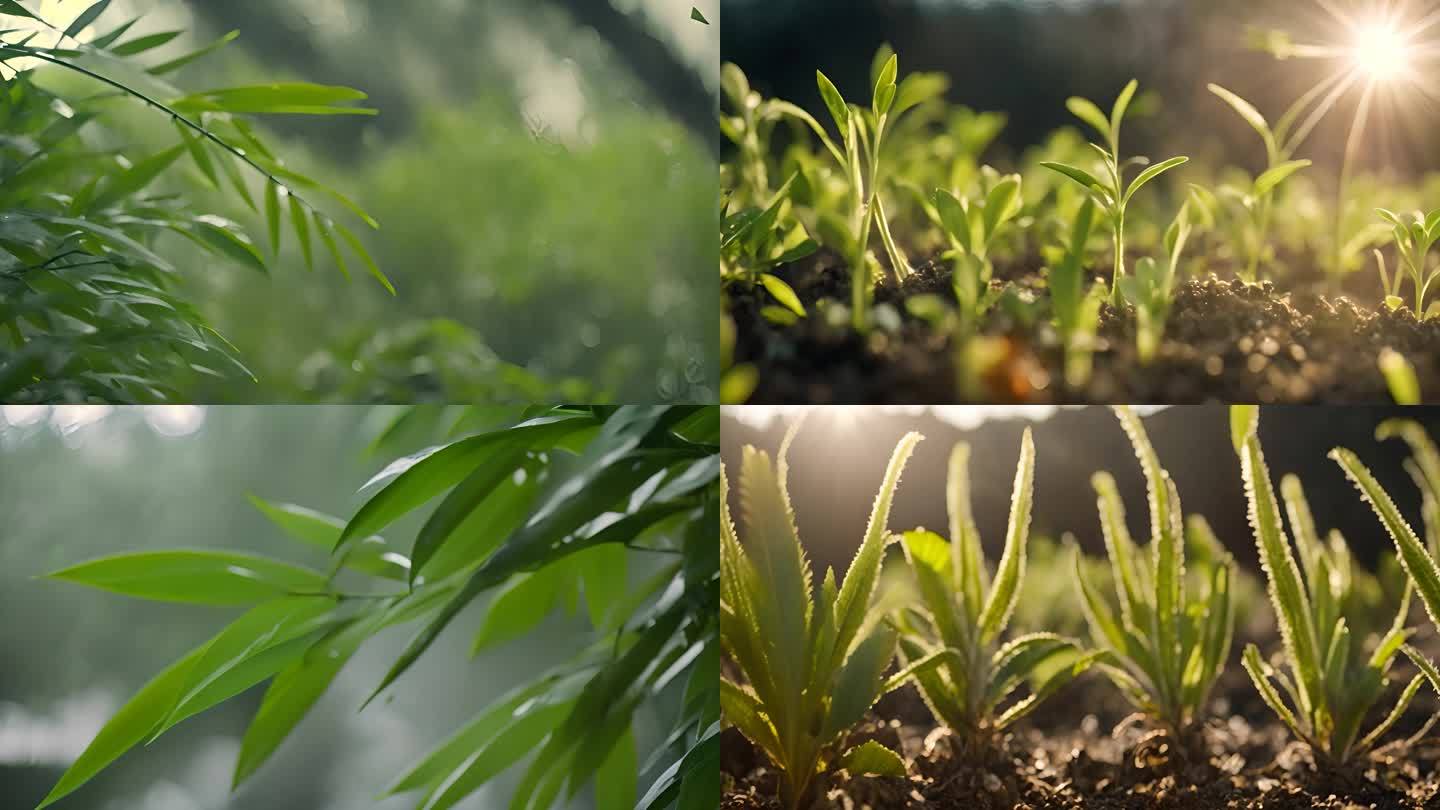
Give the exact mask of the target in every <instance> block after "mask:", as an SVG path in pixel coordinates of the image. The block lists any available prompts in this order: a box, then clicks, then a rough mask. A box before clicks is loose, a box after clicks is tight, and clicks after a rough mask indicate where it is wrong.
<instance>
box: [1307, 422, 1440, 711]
mask: <svg viewBox="0 0 1440 810" xmlns="http://www.w3.org/2000/svg"><path fill="white" fill-rule="evenodd" d="M1375 436H1376V438H1378V439H1382V440H1383V439H1391V438H1399V439H1403V440H1405V442H1406V443H1407V444H1409V445H1410V449H1411V453H1412V457H1411V459H1410V460H1408V461H1407V462H1406V465H1405V467H1406V470H1407V471H1409V473H1410V476H1411V478H1413V479H1414V481H1415V484H1416V486H1417V487H1419V489H1420V494H1421V497H1422V512H1421V514H1422V516H1423V518H1424V520H1425V530H1426V534H1427V535H1428V536H1429V542H1428V544H1426V543H1422V542H1421V541H1420V538H1419V537H1417V536H1416V535H1415V530H1414V529H1412V528H1410V524H1409V523H1407V522H1406V521H1405V518H1404V517H1403V516H1402V515H1401V514H1400V510H1399V509H1398V508H1396V506H1395V501H1394V500H1392V499H1391V498H1390V494H1389V493H1387V492H1386V491H1385V488H1384V487H1382V486H1380V482H1379V481H1376V480H1375V476H1374V475H1372V474H1371V473H1370V470H1369V468H1367V467H1366V466H1365V465H1364V464H1362V463H1361V462H1360V459H1359V457H1358V456H1356V455H1355V454H1354V453H1353V452H1351V451H1349V450H1346V449H1345V448H1343V447H1337V448H1335V449H1334V450H1331V451H1330V458H1331V459H1333V460H1334V461H1335V463H1337V464H1339V465H1340V467H1341V469H1343V470H1344V471H1345V475H1346V476H1348V477H1349V478H1350V480H1351V482H1353V483H1354V484H1355V486H1356V487H1358V488H1359V490H1360V495H1361V497H1362V498H1364V499H1365V501H1366V502H1368V503H1369V504H1370V508H1371V509H1373V510H1374V511H1375V516H1376V517H1377V518H1379V520H1380V524H1381V525H1382V526H1384V527H1385V530H1386V532H1388V533H1389V534H1390V538H1391V540H1393V541H1394V543H1395V550H1396V552H1397V553H1398V556H1399V559H1400V564H1401V566H1402V567H1404V569H1405V573H1406V575H1407V576H1408V577H1409V582H1408V583H1407V589H1409V588H1413V589H1414V590H1415V591H1417V592H1419V594H1420V601H1421V602H1422V603H1423V604H1424V605H1425V612H1426V613H1427V614H1428V615H1429V616H1430V621H1431V622H1432V623H1434V624H1435V626H1436V627H1437V628H1440V565H1437V564H1436V556H1437V554H1440V451H1437V450H1436V448H1435V444H1434V442H1433V441H1431V439H1430V436H1429V435H1428V434H1426V433H1425V429H1424V428H1422V427H1420V425H1419V424H1417V423H1415V422H1412V421H1410V420H1405V419H1399V420H1390V421H1387V422H1384V423H1382V424H1381V425H1380V427H1379V428H1378V429H1377V430H1376V431H1375ZM1401 650H1402V651H1403V652H1404V653H1405V655H1406V656H1407V657H1408V658H1409V659H1410V660H1411V661H1412V662H1413V663H1414V664H1415V666H1416V667H1418V668H1419V670H1420V675H1421V676H1422V677H1424V678H1425V679H1426V680H1427V681H1429V682H1430V686H1431V687H1433V688H1434V689H1435V690H1436V691H1437V692H1440V670H1437V669H1436V667H1435V664H1434V662H1432V661H1431V660H1430V659H1429V658H1426V657H1425V654H1424V653H1422V652H1420V651H1419V650H1417V649H1415V648H1414V647H1411V646H1410V645H1408V644H1406V645H1404V646H1403V647H1402V648H1401Z"/></svg>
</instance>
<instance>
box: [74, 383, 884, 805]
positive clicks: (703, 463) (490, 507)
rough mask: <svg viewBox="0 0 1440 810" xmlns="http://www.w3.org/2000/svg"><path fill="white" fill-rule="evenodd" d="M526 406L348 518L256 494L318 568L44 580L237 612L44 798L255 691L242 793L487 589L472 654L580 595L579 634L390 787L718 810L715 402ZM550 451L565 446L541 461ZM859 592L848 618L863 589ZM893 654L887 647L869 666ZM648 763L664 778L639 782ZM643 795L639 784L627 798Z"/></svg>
mask: <svg viewBox="0 0 1440 810" xmlns="http://www.w3.org/2000/svg"><path fill="white" fill-rule="evenodd" d="M527 413H528V414H529V415H530V416H531V417H532V418H530V419H528V420H526V421H523V422H519V423H518V424H514V425H512V426H510V427H505V428H500V429H497V430H490V431H488V432H485V433H479V434H475V435H463V434H462V435H459V436H446V437H443V438H444V443H443V444H442V445H441V446H440V447H438V448H436V449H434V450H432V451H430V452H427V453H424V454H420V455H418V456H415V457H407V458H403V459H400V460H398V461H397V462H395V463H393V464H391V465H390V467H388V468H387V469H386V471H384V472H382V473H381V474H380V476H378V479H379V481H377V482H376V483H381V482H383V483H384V486H382V487H381V488H380V489H379V490H378V491H375V492H374V493H373V494H372V495H371V496H370V497H369V498H368V499H367V501H366V503H365V504H364V505H363V506H362V507H361V508H360V509H359V510H358V511H357V513H356V514H355V516H354V517H352V518H351V519H350V520H349V521H345V520H342V519H340V518H336V517H332V516H329V515H326V514H324V513H321V512H317V511H314V510H311V509H307V508H305V507H301V506H297V505H294V504H285V503H272V502H270V501H266V500H261V499H259V498H254V497H252V499H251V500H252V502H253V503H254V504H255V506H256V507H257V508H258V509H259V510H260V511H261V512H262V513H263V514H264V515H265V517H266V518H268V519H269V520H270V522H271V523H273V524H274V525H275V526H276V527H277V528H279V529H280V530H281V531H282V532H284V533H285V534H286V535H289V536H290V537H292V538H293V539H295V540H296V541H297V542H298V543H299V544H300V545H301V546H302V547H304V548H305V549H307V550H309V551H310V552H311V553H315V552H317V551H318V552H320V553H323V554H325V555H327V556H328V557H329V561H330V564H329V571H328V573H320V572H317V571H312V570H310V569H307V568H304V567H301V566H297V565H292V564H289V563H283V562H279V561H275V560H269V559H265V558H259V557H254V556H252V555H241V554H235V553H230V552H219V551H183V550H182V551H165V552H146V553H141V554H131V555H119V556H113V557H106V558H101V559H99V560H93V561H90V562H87V563H82V564H79V565H75V566H72V567H69V568H66V569H64V570H61V571H58V572H56V573H55V574H53V575H52V577H54V578H56V579H61V580H65V581H67V582H74V583H77V584H84V585H89V586H91V587H95V588H101V589H105V590H109V591H113V592H117V593H122V594H125V595H129V596H135V597H140V598H147V599H155V600H161V601H174V602H186V603H192V604H205V605H220V606H233V605H246V606H249V609H248V611H247V612H245V613H244V614H243V615H241V616H239V617H238V618H236V619H235V620H234V621H233V622H231V623H230V624H229V625H228V626H226V627H225V628H224V629H223V630H221V631H220V632H219V633H218V634H217V635H215V636H214V637H213V638H212V639H211V640H210V641H208V642H206V643H205V644H204V645H202V646H201V647H199V648H197V649H196V650H194V651H193V652H192V653H191V654H189V655H188V656H186V657H185V658H184V659H182V661H181V662H179V663H178V664H176V665H174V666H172V667H171V668H170V669H168V670H166V671H165V672H164V673H162V674H161V675H160V676H158V677H157V678H156V679H155V680H154V681H152V682H151V683H150V684H149V685H147V686H146V687H145V688H144V689H142V690H141V691H140V693H139V694H137V695H136V696H135V697H134V698H133V699H132V700H131V701H130V702H129V703H127V704H126V705H125V707H124V708H122V709H121V710H120V712H118V713H117V714H116V715H115V717H113V718H112V719H111V720H110V722H109V723H107V724H106V726H105V727H104V729H102V730H101V732H100V734H99V735H98V736H97V737H96V739H95V741H94V742H93V743H92V744H91V746H90V747H89V749H87V751H86V752H85V753H84V755H83V756H81V757H80V759H79V760H77V762H76V763H75V764H74V765H73V766H72V767H71V769H70V770H69V771H67V772H66V774H65V775H64V776H63V777H62V778H61V779H60V781H59V783H57V785H56V786H55V788H54V790H53V791H52V792H51V794H50V796H49V797H47V799H46V804H50V803H53V802H54V801H57V800H59V799H60V798H62V797H64V796H66V795H68V794H70V793H72V792H74V791H75V790H77V789H78V788H80V787H81V786H82V785H84V784H85V782H87V781H88V780H89V779H91V778H92V777H94V776H95V775H96V774H97V773H99V772H100V771H101V770H103V769H104V768H105V767H106V766H108V765H109V764H110V763H111V762H113V761H114V760H115V759H116V758H118V757H119V756H121V755H122V754H123V753H125V752H126V751H127V750H128V749H130V748H132V747H134V746H135V745H137V744H139V743H144V742H148V741H150V740H152V739H154V738H155V737H157V736H159V735H160V734H162V733H164V732H166V731H167V730H169V729H170V728H172V727H173V726H175V725H176V724H178V723H180V722H183V721H184V720H186V719H188V718H190V717H193V716H194V715H196V714H199V713H201V712H203V711H205V710H207V709H209V708H211V707H213V706H215V705H217V704H219V703H221V702H223V701H226V700H228V699H230V698H232V697H234V696H236V695H238V694H240V693H241V692H242V691H244V690H246V689H249V688H251V687H253V686H256V685H258V684H260V683H263V682H265V681H269V684H270V685H269V687H268V689H267V691H266V692H265V697H264V699H263V701H262V702H261V705H260V708H259V710H258V711H257V712H256V714H255V716H254V719H253V720H252V722H251V724H250V726H249V728H248V730H247V731H246V733H245V737H244V740H243V742H242V744H241V749H240V755H239V760H238V762H237V763H236V767H235V774H234V780H233V782H234V784H235V785H236V786H238V785H240V784H242V783H243V782H244V781H245V780H246V779H248V778H250V777H251V776H253V775H254V774H255V773H257V772H258V771H259V770H260V769H261V768H262V767H263V766H264V764H265V762H266V761H267V760H268V759H269V758H270V757H271V756H273V755H274V754H275V752H276V751H278V750H279V749H280V747H281V746H282V744H283V743H284V741H285V739H286V738H287V737H288V736H289V735H290V734H291V733H292V732H293V731H294V730H295V728H296V727H297V726H298V724H299V723H300V722H301V720H302V719H303V718H304V716H305V715H306V713H307V712H308V711H309V710H310V708H311V707H312V706H313V705H314V704H315V703H316V701H318V700H319V699H320V698H321V696H322V695H324V693H325V692H326V691H327V690H328V688H329V687H330V685H331V684H332V683H333V682H334V681H335V679H336V678H337V677H338V676H339V675H340V672H341V670H342V669H343V668H344V666H345V664H346V663H347V662H348V661H349V660H350V659H351V658H352V657H353V656H354V655H355V654H356V653H357V652H358V651H359V650H360V648H361V646H363V645H364V643H365V642H366V641H368V640H369V639H370V638H372V637H373V636H374V635H376V634H377V633H379V632H380V631H382V630H384V629H386V628H388V627H393V626H396V625H400V624H406V623H410V622H415V621H417V620H422V619H423V620H424V621H425V629H424V630H422V631H421V633H420V635H419V636H418V637H417V640H416V641H415V642H414V643H412V645H411V646H410V647H408V648H407V649H406V650H405V651H404V653H403V654H402V655H401V657H400V659H399V661H397V662H396V664H395V665H394V666H393V667H392V668H391V670H390V672H389V674H388V675H387V678H386V680H385V682H384V684H383V685H382V686H384V685H389V684H390V683H391V682H393V681H394V680H395V679H396V678H398V677H399V676H400V675H401V674H403V673H404V672H405V671H407V670H408V668H409V667H410V666H411V665H412V664H414V663H415V662H416V661H417V660H418V659H419V658H420V656H421V655H422V654H423V653H424V652H425V651H426V650H427V649H428V647H429V645H430V643H431V642H432V641H434V639H435V637H436V636H437V635H438V634H439V632H440V631H441V630H442V629H444V628H445V627H446V626H448V625H449V623H450V622H451V621H452V620H453V619H454V618H455V616H456V615H457V614H458V613H459V611H460V609H461V608H463V607H465V606H466V605H468V604H469V603H470V602H472V601H474V600H475V599H476V598H478V597H479V596H480V595H481V594H484V593H487V592H490V591H498V592H499V594H498V595H497V596H496V598H494V599H492V600H491V602H490V605H489V610H488V612H487V614H486V615H485V617H484V618H483V619H482V621H481V623H480V629H479V635H478V637H477V641H478V643H477V645H476V646H477V647H484V648H487V649H488V648H494V647H499V646H501V645H503V644H505V643H507V642H509V641H512V640H514V639H516V638H518V637H519V636H522V635H524V634H526V633H528V632H530V631H531V630H533V629H534V627H535V626H536V625H537V624H538V623H539V622H540V621H541V620H542V619H544V618H545V617H546V616H547V615H549V614H550V613H552V612H553V611H554V610H556V609H557V608H558V607H559V606H561V605H571V606H578V604H579V602H580V601H581V599H582V597H583V599H584V601H585V603H586V607H587V611H586V612H587V614H588V616H589V618H590V620H591V622H592V624H593V629H594V633H595V639H594V641H593V643H591V644H589V645H588V646H587V647H585V648H584V649H582V650H580V651H579V652H578V653H577V654H576V655H575V656H574V658H573V660H572V661H571V662H570V663H568V664H566V665H564V666H563V667H560V668H557V669H556V670H554V671H552V672H549V673H545V674H543V675H541V676H539V677H538V678H537V679H535V680H534V681H533V682H531V683H529V684H526V685H524V686H521V687H518V688H517V689H516V690H515V691H513V692H512V693H511V694H509V695H507V696H505V697H503V698H501V699H500V701H499V702H498V703H496V704H495V705H494V706H492V707H490V708H487V709H486V710H485V711H483V712H481V713H480V714H479V715H478V716H477V717H476V718H475V719H474V720H473V721H472V722H471V723H470V724H469V725H468V726H466V727H465V728H464V729H462V730H461V731H460V732H459V733H457V734H456V735H455V736H454V737H453V738H452V739H450V740H449V741H448V742H446V743H444V744H443V745H441V746H440V747H439V748H437V749H436V750H435V751H434V752H432V754H431V755H429V756H427V757H426V758H425V759H424V760H423V761H422V762H420V763H419V764H417V765H416V766H414V767H413V768H412V769H411V770H410V771H409V772H408V773H407V774H406V775H405V776H404V777H402V778H401V779H399V780H397V781H396V782H395V783H394V785H393V786H392V788H391V792H394V793H405V792H411V791H414V792H417V793H420V794H421V798H420V799H419V803H418V805H417V806H418V807H422V808H425V810H443V808H448V807H452V806H454V805H456V804H458V803H459V802H461V801H462V800H464V799H465V798H466V797H468V796H470V795H471V794H473V793H474V792H475V791H476V790H478V789H480V788H481V787H482V786H484V785H487V784H489V783H490V782H491V781H492V780H493V779H494V778H496V777H497V776H499V775H501V774H502V773H505V772H506V771H508V770H510V769H512V768H513V767H520V766H521V763H522V760H527V759H528V764H525V765H524V766H523V767H524V773H523V775H522V777H521V778H520V784H519V787H518V788H517V789H516V791H515V792H514V794H513V797H512V803H511V807H512V808H514V810H544V808H548V807H551V806H553V805H554V804H555V803H556V802H558V801H560V800H561V799H562V798H568V797H573V796H574V795H575V794H576V793H577V792H578V791H580V790H581V789H582V788H584V787H585V786H586V785H588V784H591V783H592V782H593V783H594V785H595V789H596V792H597V795H599V796H602V797H604V799H605V800H606V801H608V802H611V804H610V805H608V806H617V807H635V806H643V807H644V808H646V810H663V808H671V807H674V808H677V809H678V810H710V808H713V806H714V796H715V794H716V793H718V787H713V789H712V786H713V783H714V781H715V779H716V778H718V773H719V770H718V764H716V763H714V761H713V760H714V757H715V756H717V751H716V749H715V746H716V744H717V739H716V736H717V734H718V723H719V714H720V706H719V698H718V694H717V690H716V684H717V683H718V682H719V650H718V645H719V640H718V633H719V628H718V622H717V612H718V611H717V609H716V603H717V602H718V595H719V587H720V584H719V561H718V559H717V557H718V553H719V543H718V538H717V531H718V529H717V527H718V526H719V523H720V517H719V516H720V506H719V479H720V464H719V458H718V448H717V447H716V444H715V443H716V441H717V440H718V424H717V421H718V420H717V415H716V413H715V409H713V408H701V407H696V406H623V407H613V406H603V407H602V406H596V407H593V408H592V407H583V408H571V407H558V408H532V409H529V410H528V411H527ZM465 423H466V420H465V419H463V418H462V419H461V420H460V422H459V424H465ZM559 452H568V453H573V454H575V455H576V456H577V458H576V459H574V460H573V461H570V462H568V463H562V464H558V465H557V464H555V463H554V462H553V461H552V458H553V457H554V455H556V454H557V453H559ZM542 482H543V489H542ZM541 492H543V493H544V496H543V497H538V496H539V493H541ZM426 504H435V508H434V511H433V512H432V513H431V515H430V518H429V520H427V521H425V522H424V523H423V525H422V526H421V528H420V529H419V531H418V534H417V537H416V538H415V541H414V544H413V546H412V548H411V549H410V554H409V555H407V554H405V553H402V552H401V551H400V550H399V549H397V548H396V547H395V546H394V545H392V544H391V543H390V542H389V541H387V540H386V539H384V538H382V537H380V536H379V535H378V534H376V532H378V531H381V530H384V529H388V528H392V524H393V523H394V522H395V521H396V520H398V519H399V518H401V517H403V516H404V515H406V514H408V513H410V512H412V511H414V510H416V509H418V508H420V507H422V506H425V505H426ZM880 533H881V534H882V535H883V528H882V530H880ZM632 550H638V551H640V552H643V554H642V555H637V556H641V557H643V561H636V560H632V559H631V556H632V555H631V554H630V552H631V551H632ZM877 564H878V562H877ZM632 573H633V574H635V577H634V581H632V576H631V575H632ZM342 583H343V584H342ZM857 587H858V586H857ZM868 587H873V580H872V582H871V583H870V586H868ZM854 598H855V599H856V600H858V601H857V604H861V606H860V607H859V608H857V611H858V612H860V613H863V602H865V601H867V600H868V598H869V591H868V590H866V591H865V592H864V593H863V594H860V593H859V592H858V591H857V592H855V594H854ZM573 609H574V608H573V607H572V610H573ZM891 644H892V646H893V639H892V641H891ZM889 661H890V658H889V656H888V654H887V655H886V656H885V658H884V661H883V664H887V665H888V663H889ZM877 677H878V676H877ZM671 683H679V684H683V685H684V687H685V688H684V698H683V701H682V702H681V705H680V707H679V710H678V711H676V712H673V713H670V712H667V714H671V716H673V717H675V720H674V725H673V727H672V729H671V730H670V731H669V733H668V739H667V741H666V742H665V744H664V745H663V746H661V748H660V750H657V751H656V752H655V753H654V755H653V757H652V762H651V763H650V764H649V765H646V766H645V767H644V768H643V769H642V768H641V766H640V764H639V762H638V759H637V757H638V752H637V750H636V747H635V745H636V744H635V736H634V734H633V733H632V731H631V724H632V723H631V721H632V718H633V716H634V714H635V712H636V710H637V709H638V708H639V707H640V706H641V705H643V704H644V703H645V702H647V701H650V700H655V699H657V696H658V695H660V694H662V692H663V690H665V689H666V687H667V686H668V685H669V684H671ZM537 749H538V750H539V751H540V753H539V754H538V755H533V756H532V753H533V752H534V751H536V750H537ZM666 763H673V767H670V768H668V769H667V768H665V767H664V766H665V764H666ZM642 771H643V772H644V773H653V772H654V771H660V772H661V775H660V776H658V777H655V778H654V779H653V781H649V782H646V783H644V784H642V783H641V782H640V779H641V777H642V775H643V773H642ZM642 788H643V789H645V790H646V791H648V792H650V793H651V794H652V795H650V796H648V797H647V798H646V800H645V802H643V803H639V804H637V796H638V795H639V794H640V793H641V792H642ZM707 801H708V802H709V804H708V805H707V804H706V802H707Z"/></svg>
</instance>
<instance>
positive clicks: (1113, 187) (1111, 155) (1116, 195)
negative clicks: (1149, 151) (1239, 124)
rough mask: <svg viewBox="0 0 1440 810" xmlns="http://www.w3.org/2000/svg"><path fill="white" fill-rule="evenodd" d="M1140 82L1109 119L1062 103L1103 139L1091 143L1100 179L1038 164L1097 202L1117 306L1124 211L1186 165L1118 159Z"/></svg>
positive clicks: (1075, 102) (1090, 108)
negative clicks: (1110, 249) (1107, 231)
mask: <svg viewBox="0 0 1440 810" xmlns="http://www.w3.org/2000/svg"><path fill="white" fill-rule="evenodd" d="M1139 88H1140V83H1139V82H1138V81H1134V80H1132V81H1131V82H1130V83H1129V84H1127V85H1126V86H1125V89H1124V90H1123V91H1121V93H1120V97H1119V98H1118V99H1116V101H1115V106H1114V108H1112V110H1111V112H1110V117H1109V118H1106V117H1105V114H1104V113H1102V112H1100V108H1099V107H1097V106H1095V103H1094V102H1092V101H1089V100H1087V99H1083V98H1072V99H1070V100H1069V101H1068V102H1066V106H1067V107H1068V108H1069V110H1070V112H1071V113H1072V114H1074V116H1075V117H1076V118H1079V119H1080V120H1081V121H1084V122H1085V123H1086V124H1088V125H1090V126H1091V127H1092V128H1094V129H1095V131H1096V132H1098V133H1100V136H1101V137H1102V138H1104V139H1105V145H1103V146H1102V145H1099V144H1092V146H1093V147H1094V148H1095V150H1096V151H1097V152H1099V153H1100V156H1101V158H1102V160H1103V161H1104V167H1105V171H1104V175H1105V177H1104V179H1103V180H1102V179H1100V178H1098V177H1096V176H1095V175H1093V174H1091V173H1090V172H1087V171H1085V170H1084V169H1081V168H1079V167H1077V166H1072V165H1069V164H1065V163H1053V162H1048V161H1047V162H1045V163H1042V164H1040V165H1042V166H1044V167H1045V168H1047V169H1050V170H1051V171H1056V172H1059V173H1060V174H1063V175H1065V176H1066V177H1068V178H1070V179H1071V180H1074V181H1075V182H1076V183H1079V184H1080V185H1081V186H1083V187H1084V188H1085V189H1086V190H1087V191H1089V192H1090V193H1091V194H1092V195H1093V196H1094V197H1095V199H1096V200H1097V201H1098V202H1099V203H1100V207H1101V209H1102V210H1103V211H1104V212H1105V215H1106V217H1107V218H1108V219H1109V220H1110V227H1111V229H1112V230H1113V232H1114V247H1115V281H1114V287H1113V288H1112V289H1111V294H1110V298H1111V301H1112V302H1113V303H1114V305H1115V306H1119V305H1120V301H1121V292H1120V280H1121V279H1122V278H1124V277H1125V212H1126V209H1127V208H1128V207H1129V205H1130V201H1131V200H1132V199H1134V197H1135V194H1136V193H1137V192H1138V191H1140V189H1142V188H1144V187H1145V186H1146V185H1147V184H1148V183H1149V182H1150V181H1151V180H1154V179H1155V178H1157V177H1159V176H1160V175H1162V174H1164V173H1166V172H1168V171H1170V170H1171V169H1174V168H1175V167H1177V166H1180V165H1183V164H1185V163H1188V162H1189V160H1190V159H1189V158H1187V157H1174V158H1170V159H1169V160H1165V161H1161V162H1160V163H1156V164H1155V165H1153V166H1151V165H1150V160H1149V158H1144V157H1135V158H1130V159H1129V160H1126V161H1123V162H1122V161H1121V159H1120V127H1121V124H1123V123H1124V121H1125V114H1126V113H1127V112H1128V111H1129V109H1130V102H1131V101H1132V100H1134V98H1135V92H1136V91H1137V90H1139ZM1132 167H1145V168H1143V169H1142V170H1141V172H1140V174H1138V175H1137V176H1136V177H1135V179H1134V180H1133V181H1131V182H1130V183H1129V184H1128V185H1127V184H1126V180H1125V175H1126V173H1127V172H1128V171H1129V169H1130V168H1132Z"/></svg>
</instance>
